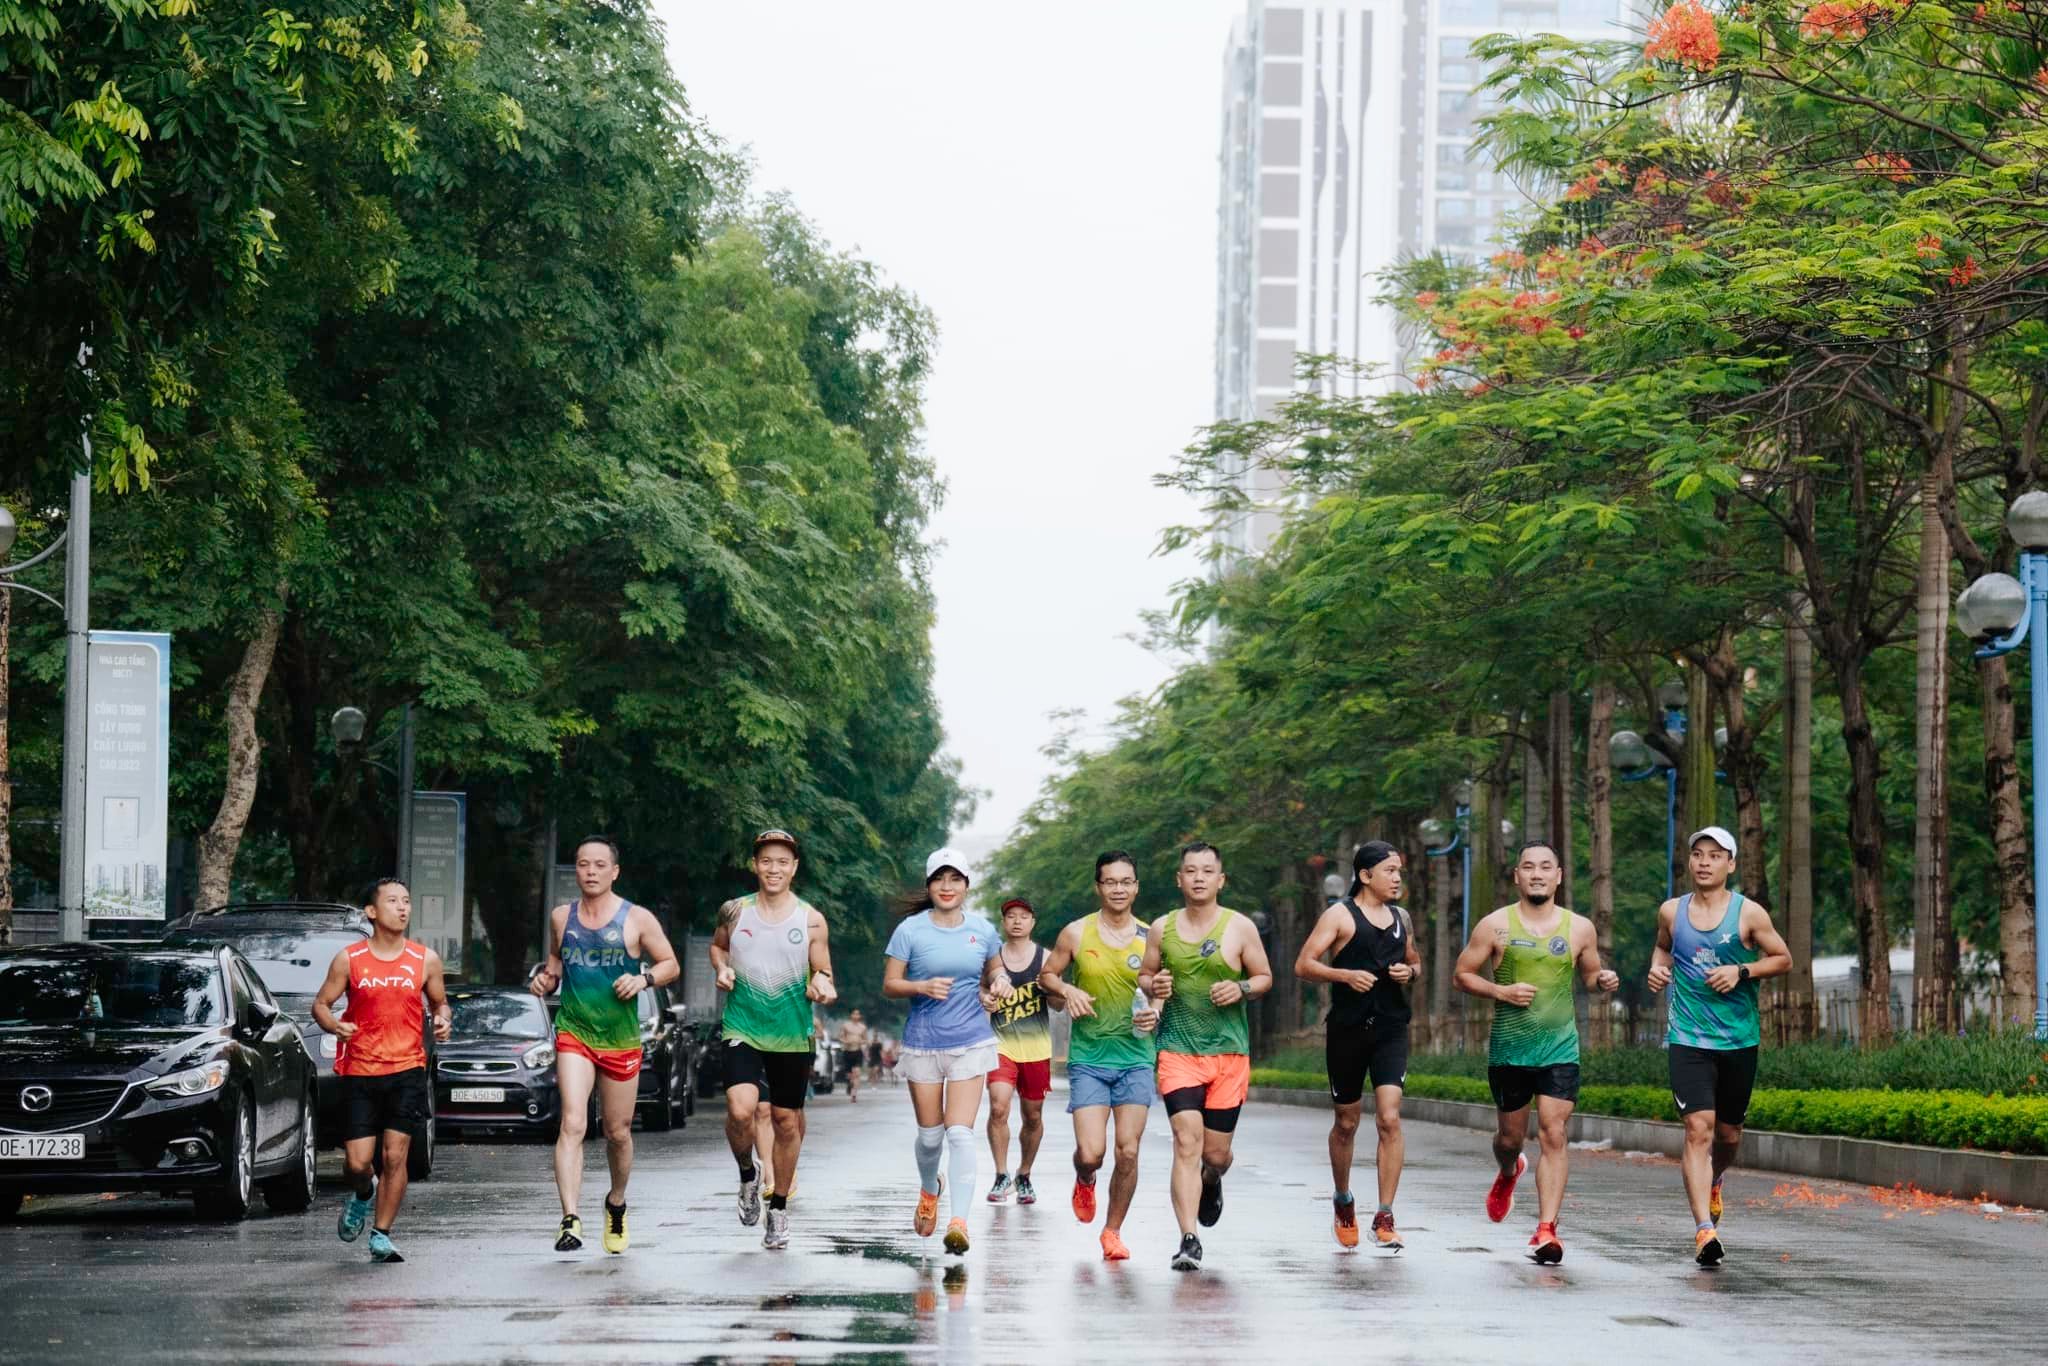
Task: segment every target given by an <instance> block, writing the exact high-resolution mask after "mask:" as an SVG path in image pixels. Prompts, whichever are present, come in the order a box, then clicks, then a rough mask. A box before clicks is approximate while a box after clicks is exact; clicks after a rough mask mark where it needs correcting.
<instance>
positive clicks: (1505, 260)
mask: <svg viewBox="0 0 2048 1366" xmlns="http://www.w3.org/2000/svg"><path fill="white" fill-rule="evenodd" d="M1487 259H1488V260H1490V261H1491V262H1493V264H1494V265H1496V266H1499V267H1500V268H1501V269H1502V270H1520V269H1521V268H1522V267H1523V266H1526V265H1528V264H1529V258H1528V257H1526V256H1524V255H1522V253H1521V252H1519V251H1501V252H1495V253H1494V254H1493V255H1492V256H1490V257H1488V258H1487Z"/></svg>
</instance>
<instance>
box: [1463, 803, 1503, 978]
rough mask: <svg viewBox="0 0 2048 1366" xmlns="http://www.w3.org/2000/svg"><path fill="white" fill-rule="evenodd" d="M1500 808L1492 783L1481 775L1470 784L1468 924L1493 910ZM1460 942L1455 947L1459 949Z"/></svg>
mask: <svg viewBox="0 0 2048 1366" xmlns="http://www.w3.org/2000/svg"><path fill="white" fill-rule="evenodd" d="M1499 809H1500V808H1499V807H1498V806H1497V805H1495V804H1494V800H1493V784H1492V782H1491V781H1489V780H1488V779H1487V778H1485V777H1484V776H1481V777H1480V779H1479V780H1478V781H1477V782H1475V783H1473V784H1472V812H1471V825H1472V831H1471V834H1470V835H1469V836H1468V837H1467V842H1468V844H1469V847H1470V850H1471V852H1470V854H1469V855H1468V857H1470V858H1471V860H1472V904H1471V905H1470V906H1467V907H1466V908H1465V919H1466V923H1467V924H1468V925H1477V924H1478V923H1479V921H1480V918H1481V917H1482V916H1485V915H1489V914H1491V913H1492V911H1493V910H1494V900H1495V898H1494V870H1495V868H1496V867H1497V866H1498V864H1497V861H1496V858H1495V855H1494V850H1495V849H1496V848H1498V847H1499V845H1500V817H1499V816H1498V815H1496V814H1495V813H1496V812H1497V811H1498V810H1499ZM1463 947H1464V946H1463V945H1462V944H1461V945H1460V946H1459V948H1460V949H1461V950H1462V949H1463Z"/></svg>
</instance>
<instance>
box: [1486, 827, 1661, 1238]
mask: <svg viewBox="0 0 2048 1366" xmlns="http://www.w3.org/2000/svg"><path fill="white" fill-rule="evenodd" d="M1563 876H1564V873H1563V869H1562V868H1560V867H1559V866H1558V861H1557V851H1556V850H1555V849H1552V848H1551V847H1550V846H1549V845H1548V844H1547V843H1544V842H1542V841H1532V842H1530V843H1528V844H1525V845H1523V846H1522V849H1521V852H1520V853H1518V854H1517V855H1516V856H1515V889H1516V890H1517V891H1518V892H1520V893H1521V896H1520V899H1518V900H1517V901H1516V902H1515V904H1514V905H1512V906H1503V907H1501V908H1500V909H1499V910H1497V911H1495V912H1493V913H1492V914H1491V915H1489V916H1487V917H1485V918H1484V919H1482V920H1481V921H1480V922H1479V923H1478V924H1477V925H1474V926H1473V927H1472V939H1471V942H1470V943H1468V944H1466V945H1465V951H1464V952H1463V953H1461V954H1459V955H1458V965H1457V979H1456V980H1457V983H1458V989H1459V990H1460V991H1463V992H1466V993H1468V994H1470V995H1473V996H1480V997H1484V998H1486V999H1487V1000H1489V1001H1492V1002H1493V1003H1494V1005H1493V1034H1492V1037H1491V1039H1490V1040H1489V1041H1488V1044H1487V1051H1486V1061H1487V1068H1486V1080H1487V1084H1488V1085H1489V1086H1490V1087H1491V1088H1492V1090H1493V1104H1494V1108H1495V1109H1496V1110H1497V1111H1498V1112H1499V1127H1498V1128H1497V1129H1496V1130H1495V1132H1494V1136H1493V1156H1494V1160H1495V1161H1496V1162H1497V1163H1499V1164H1500V1174H1499V1175H1498V1176H1496V1177H1495V1178H1494V1181H1493V1188H1492V1189H1491V1190H1489V1191H1488V1192H1487V1196H1486V1217H1487V1218H1489V1219H1491V1220H1493V1221H1494V1222H1495V1223H1496V1224H1497V1223H1499V1222H1500V1221H1501V1220H1503V1219H1505V1218H1507V1217H1508V1212H1509V1211H1510V1210H1512V1209H1513V1208H1514V1204H1515V1182H1516V1180H1517V1179H1519V1178H1520V1177H1521V1175H1522V1173H1523V1172H1524V1171H1526V1170H1528V1166H1529V1160H1528V1159H1527V1158H1526V1157H1524V1156H1523V1155H1522V1149H1523V1148H1524V1147H1525V1146H1527V1144H1528V1141H1529V1106H1530V1104H1531V1102H1534V1104H1535V1106H1536V1129H1537V1137H1538V1141H1539V1143H1540V1144H1541V1146H1542V1152H1541V1155H1540V1156H1539V1157H1538V1158H1537V1160H1536V1204H1537V1212H1536V1234H1535V1236H1534V1237H1532V1238H1530V1239H1529V1255H1530V1256H1531V1257H1532V1258H1534V1259H1535V1260H1536V1261H1537V1262H1539V1263H1541V1264H1543V1265H1545V1266H1553V1265H1555V1264H1556V1263H1558V1262H1561V1261H1563V1260H1564V1243H1563V1242H1561V1241H1560V1240H1559V1239H1558V1236H1557V1214H1558V1210H1559V1209H1561V1208H1562V1207H1563V1205H1564V1183H1565V1172H1566V1167H1567V1161H1568V1154H1569V1151H1570V1150H1569V1148H1568V1147H1567V1146H1566V1141H1565V1140H1566V1134H1567V1130H1568V1128H1569V1125H1570V1122H1571V1117H1572V1110H1573V1108H1574V1107H1575V1106H1576V1105H1577V1104H1578V1101H1579V1023H1578V1017H1577V1015H1576V1014H1575V1012H1574V1008H1573V1001H1572V978H1573V977H1574V976H1575V975H1576V976H1577V977H1578V979H1579V980H1580V981H1581V982H1583V983H1584V984H1585V986H1586V989H1587V990H1588V991H1602V992H1611V991H1613V990H1614V989H1615V988H1616V987H1618V986H1620V985H1621V979H1620V978H1619V977H1617V976H1616V975H1615V974H1614V973H1612V972H1610V971H1608V970H1607V969H1606V968H1603V967H1601V966H1600V944H1599V941H1598V939H1597V938H1596V937H1595V935H1594V933H1593V922H1592V921H1590V920H1586V919H1584V918H1583V917H1580V916H1576V915H1573V914H1572V913H1571V912H1570V911H1568V910H1566V909H1565V908H1564V907H1562V906H1560V905H1558V904H1557V899H1556V898H1557V887H1558V884H1559V883H1560V882H1561V881H1562V880H1563Z"/></svg>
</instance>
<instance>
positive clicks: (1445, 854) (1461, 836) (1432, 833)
mask: <svg viewBox="0 0 2048 1366" xmlns="http://www.w3.org/2000/svg"><path fill="white" fill-rule="evenodd" d="M1451 800H1452V801H1453V802H1454V803H1456V805H1457V815H1456V816H1455V817H1454V818H1453V820H1452V822H1451V823H1450V824H1448V825H1447V824H1445V823H1444V822H1443V821H1442V820H1439V819H1438V818H1436V817H1434V816H1432V817H1430V818H1429V819H1428V820H1426V821H1424V822H1423V823H1422V844H1423V850H1422V852H1423V853H1425V854H1427V855H1428V856H1429V857H1430V858H1449V857H1450V856H1451V855H1452V854H1455V853H1457V852H1459V851H1460V850H1463V851H1464V854H1465V860H1464V863H1465V866H1464V872H1463V876H1464V883H1465V889H1464V891H1463V892H1462V893H1461V894H1460V895H1459V898H1458V919H1459V923H1460V924H1461V925H1462V926H1463V929H1462V931H1461V933H1460V934H1459V936H1458V942H1459V943H1460V944H1463V943H1464V942H1465V941H1466V940H1468V939H1470V938H1471V937H1472V841H1471V833H1472V780H1471V779H1470V778H1465V779H1463V780H1461V781H1460V782H1459V783H1458V785H1457V787H1456V788H1454V789H1452V792H1451Z"/></svg>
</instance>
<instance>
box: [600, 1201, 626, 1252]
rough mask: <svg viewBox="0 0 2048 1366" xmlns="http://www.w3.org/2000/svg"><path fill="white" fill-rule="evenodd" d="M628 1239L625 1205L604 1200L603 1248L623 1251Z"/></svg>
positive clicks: (608, 1250) (609, 1250) (611, 1250)
mask: <svg viewBox="0 0 2048 1366" xmlns="http://www.w3.org/2000/svg"><path fill="white" fill-rule="evenodd" d="M628 1241H629V1240H628V1239H627V1237H626V1207H625V1206H624V1205H614V1204H613V1203H612V1202H611V1201H609V1200H607V1201H605V1202H604V1250H605V1251H606V1252H624V1251H625V1250H626V1243H627V1242H628Z"/></svg>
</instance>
